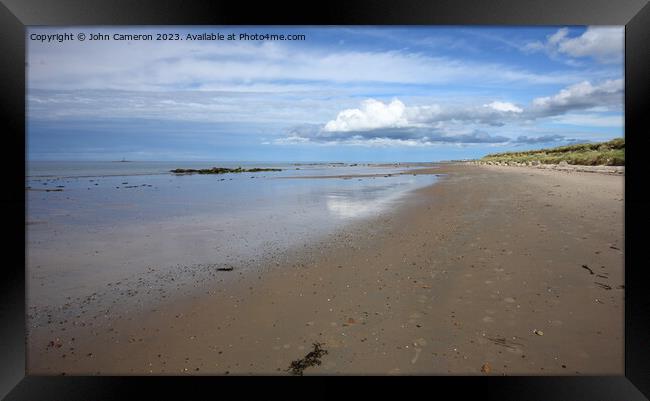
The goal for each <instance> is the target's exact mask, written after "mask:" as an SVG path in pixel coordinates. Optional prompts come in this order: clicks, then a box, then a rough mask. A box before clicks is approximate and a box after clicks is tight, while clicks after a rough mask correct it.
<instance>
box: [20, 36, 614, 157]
mask: <svg viewBox="0 0 650 401" xmlns="http://www.w3.org/2000/svg"><path fill="white" fill-rule="evenodd" d="M63 32H69V33H72V34H73V35H76V34H77V33H80V32H83V33H86V34H87V35H88V34H90V33H104V34H109V35H110V36H111V37H112V35H113V34H114V33H128V34H135V33H154V34H155V33H158V32H160V33H179V34H180V36H181V37H183V38H186V36H185V35H186V34H187V33H193V34H196V33H202V32H214V33H217V32H218V33H223V34H225V35H228V34H230V33H235V34H239V33H241V32H247V33H262V34H265V33H269V34H291V33H293V34H303V35H305V38H306V39H305V40H303V41H271V40H262V41H260V40H256V41H244V40H232V41H227V40H224V41H193V40H182V41H155V40H154V41H115V40H112V39H111V40H108V41H90V40H86V41H83V42H80V41H78V40H73V41H64V42H56V41H55V42H50V43H48V42H47V41H45V42H40V41H36V40H30V36H31V35H32V34H53V33H63ZM623 35H624V28H623V27H622V26H620V27H609V26H607V27H606V26H590V27H582V26H579V27H563V26H552V27H463V26H458V27H439V26H434V27H401V26H390V27H389V26H383V27H351V26H348V27H236V28H234V27H177V28H171V27H141V28H134V27H124V28H119V27H70V28H59V27H57V28H48V27H32V28H29V29H28V32H27V49H28V51H27V67H26V68H27V86H28V88H27V157H28V160H116V159H118V160H119V159H122V158H127V159H129V160H206V161H207V160H210V161H219V160H223V161H436V160H449V159H462V158H475V157H480V156H483V155H485V154H486V153H492V152H498V151H504V150H524V149H533V148H540V147H548V146H559V145H564V144H570V143H576V142H586V141H603V140H608V139H612V138H616V137H621V136H623V132H624V119H623V104H624V101H623V99H624V97H623V87H624V85H623V83H624V80H623V78H624V74H623V42H624V40H623Z"/></svg>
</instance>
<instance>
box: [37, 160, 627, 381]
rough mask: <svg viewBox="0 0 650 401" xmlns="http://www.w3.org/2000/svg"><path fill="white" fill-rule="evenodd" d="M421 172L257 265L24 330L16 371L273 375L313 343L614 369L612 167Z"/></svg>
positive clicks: (420, 358) (392, 353)
mask: <svg viewBox="0 0 650 401" xmlns="http://www.w3.org/2000/svg"><path fill="white" fill-rule="evenodd" d="M430 172H434V173H435V174H443V176H442V177H440V179H439V181H438V182H437V183H435V184H433V185H431V186H427V187H425V188H421V189H418V190H416V191H414V192H413V193H411V194H410V195H409V197H408V199H407V200H405V201H404V204H403V205H402V206H400V207H399V208H397V209H396V210H393V211H390V212H388V213H385V214H384V215H382V217H381V218H372V219H366V220H363V221H361V222H359V223H357V224H354V225H353V226H351V227H349V228H346V229H344V230H340V231H337V232H336V233H335V234H332V235H329V236H328V237H327V238H326V239H324V240H322V241H318V242H314V243H310V244H308V245H304V246H301V247H299V248H293V249H291V250H290V251H286V252H285V251H282V252H277V253H274V254H272V255H269V259H268V260H267V261H266V263H265V266H264V268H263V269H258V271H256V272H251V271H247V272H246V273H245V274H244V273H243V272H244V271H245V269H244V267H243V266H234V267H233V270H229V271H213V272H211V273H210V277H212V278H214V279H213V280H203V279H201V280H197V281H196V282H194V283H193V284H192V285H191V291H189V290H187V291H185V290H184V291H183V293H182V294H180V295H179V294H176V295H178V296H170V297H168V300H159V302H158V303H157V304H156V305H153V306H151V307H149V306H148V304H146V303H144V304H142V305H138V306H136V305H134V307H133V308H132V310H129V311H120V312H114V311H108V310H107V311H106V313H104V314H102V315H99V314H95V315H94V316H92V317H91V316H87V315H79V316H78V317H76V318H70V319H68V320H66V321H61V322H53V323H50V324H48V325H46V326H43V327H42V328H40V329H36V328H31V327H30V331H29V339H28V341H29V342H28V358H27V359H28V361H27V368H28V372H29V374H62V373H64V374H67V375H75V374H82V375H85V374H102V375H123V374H126V375H128V374H170V375H178V374H194V375H197V374H198V375H201V374H207V375H212V374H219V375H221V374H230V375H239V374H277V375H287V374H289V373H288V372H287V368H288V367H289V365H290V364H291V362H292V361H294V360H297V359H300V358H303V357H305V355H306V354H307V353H309V352H310V351H311V350H312V344H313V343H320V344H322V347H323V349H325V350H326V351H327V354H324V355H323V356H322V358H321V364H320V365H318V366H313V367H309V368H307V369H305V371H304V374H305V375H309V374H318V375H336V374H362V375H365V374H379V375H386V374H398V375H400V374H408V375H410V374H418V375H419V374H422V375H431V374H433V375H449V374H452V375H467V374H469V375H502V374H505V375H576V374H579V375H593V374H602V375H616V374H623V369H624V365H623V362H624V343H623V340H624V337H623V334H624V263H623V262H624V247H623V246H624V225H623V223H624V202H623V193H624V191H623V188H624V187H623V185H624V177H623V176H614V175H605V174H594V173H583V172H565V171H551V170H540V169H533V168H526V167H501V166H471V165H448V164H442V165H440V166H439V168H437V169H432V170H431V171H430ZM221 280H222V281H221ZM88 295H89V296H90V295H91V294H88ZM124 300H125V301H124V302H128V298H126V297H125V298H124ZM88 302H92V296H91V297H90V298H88ZM91 323H92V324H91Z"/></svg>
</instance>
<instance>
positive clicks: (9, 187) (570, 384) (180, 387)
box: [0, 0, 650, 400]
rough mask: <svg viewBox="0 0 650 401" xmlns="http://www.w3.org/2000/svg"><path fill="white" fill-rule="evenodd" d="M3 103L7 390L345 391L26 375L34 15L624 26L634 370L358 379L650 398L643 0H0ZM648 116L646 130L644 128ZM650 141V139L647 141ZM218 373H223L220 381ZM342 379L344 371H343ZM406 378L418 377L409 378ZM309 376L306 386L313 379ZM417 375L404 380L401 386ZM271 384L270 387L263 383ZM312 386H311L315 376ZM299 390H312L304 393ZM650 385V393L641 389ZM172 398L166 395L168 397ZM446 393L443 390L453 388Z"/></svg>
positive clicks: (157, 20) (533, 395)
mask: <svg viewBox="0 0 650 401" xmlns="http://www.w3.org/2000/svg"><path fill="white" fill-rule="evenodd" d="M0 3H1V4H0V46H1V48H0V50H1V51H0V74H1V77H2V78H1V81H2V85H1V86H0V106H1V107H0V110H1V112H2V117H3V118H2V119H1V120H0V122H1V124H2V129H1V130H0V132H2V139H3V143H4V151H3V154H2V157H0V163H1V165H2V170H1V171H2V172H3V173H4V174H3V175H4V178H5V181H4V183H3V188H2V191H0V194H1V195H0V202H1V206H0V210H1V211H2V214H3V216H4V219H3V222H4V224H2V230H3V234H4V235H3V238H4V240H3V241H2V250H3V252H2V253H1V254H0V255H3V256H4V257H5V259H4V261H5V263H3V264H2V268H1V273H0V274H1V277H2V279H1V280H0V281H1V283H2V284H1V286H2V288H1V289H0V396H6V399H8V400H41V399H56V400H77V399H79V400H91V399H92V400H97V399H130V398H134V397H135V395H136V394H137V392H138V391H142V390H144V391H146V393H145V394H146V395H145V397H146V398H153V396H152V395H153V394H160V395H166V396H167V397H169V396H171V395H174V394H179V395H181V396H182V397H183V398H194V397H193V395H196V394H197V392H198V391H208V393H207V394H209V395H210V398H215V397H217V396H226V392H225V389H224V386H226V387H229V390H236V391H237V396H238V397H244V398H245V399H246V398H252V395H251V392H253V391H255V390H256V388H257V389H259V388H262V389H263V391H264V392H265V394H270V393H274V392H277V393H279V394H280V395H281V396H282V395H285V396H297V397H302V396H309V397H319V398H320V397H325V396H337V397H338V396H340V395H341V392H342V391H346V390H343V389H339V388H336V387H334V386H330V385H324V383H322V382H321V380H323V378H319V379H318V383H316V382H314V381H313V380H314V379H312V378H310V379H306V380H312V381H307V382H305V383H306V389H305V390H300V391H298V390H296V389H294V388H293V387H291V386H294V385H295V382H286V381H285V380H292V379H284V378H275V379H269V378H260V377H257V378H256V379H257V380H259V379H262V380H263V381H264V383H263V384H262V385H261V386H260V387H258V386H242V384H244V383H243V382H242V381H241V380H244V379H247V378H242V377H234V378H230V377H146V378H145V377H50V376H26V375H25V350H26V347H25V253H24V249H25V222H24V216H25V195H24V185H25V170H24V166H25V152H24V149H25V64H24V63H25V27H26V26H28V25H229V24H236V25H264V24H268V25H322V24H325V25H375V24H390V25H411V24H434V25H468V24H469V25H625V27H626V28H625V52H626V54H625V136H626V142H627V146H626V147H627V150H626V153H627V154H626V159H627V165H626V177H625V251H626V254H625V286H626V287H625V289H626V294H625V295H626V296H625V375H624V376H611V377H610V376H592V377H584V376H576V377H567V376H563V377H549V376H539V377H517V376H515V377H458V376H434V377H426V378H422V377H420V378H399V379H397V378H396V379H395V380H398V381H393V380H392V379H390V380H376V379H375V380H371V379H370V378H361V379H360V380H361V381H360V382H355V383H350V382H349V380H350V379H349V378H347V379H343V380H344V381H348V383H347V384H353V385H354V386H355V387H358V388H359V389H361V390H362V391H364V392H372V393H375V392H376V393H384V392H385V391H386V390H388V389H389V388H391V389H393V390H397V394H399V395H402V396H406V395H407V394H410V393H411V389H412V387H411V386H416V388H417V389H418V390H423V391H426V393H425V394H434V395H435V394H445V393H447V391H451V392H450V393H448V394H452V395H453V398H462V396H463V395H466V394H467V393H468V392H472V393H474V394H475V395H477V396H479V397H481V398H482V399H517V400H523V399H525V400H555V399H558V400H560V399H561V400H601V399H602V400H643V399H647V398H646V397H650V330H649V328H650V325H649V323H650V297H649V293H650V292H649V291H647V290H646V289H645V285H646V283H648V280H647V279H648V273H647V269H646V265H645V260H644V259H645V258H644V255H643V253H642V252H641V251H642V249H644V247H645V243H644V239H645V238H644V236H645V234H646V233H647V230H648V229H647V223H648V222H650V219H649V218H648V217H650V212H649V211H648V210H649V208H648V204H649V203H650V202H649V201H650V197H648V196H647V195H645V193H644V192H645V191H644V189H645V188H644V181H645V180H647V178H646V177H648V176H649V175H648V163H647V162H646V161H645V160H644V156H645V155H644V146H646V147H648V146H649V145H650V134H649V132H650V131H648V129H647V125H646V124H644V118H643V117H644V114H647V111H648V110H650V107H649V104H648V99H647V98H648V94H650V84H649V82H650V81H649V78H648V73H647V69H648V66H650V60H649V56H650V33H649V32H650V29H649V27H650V5H648V4H647V2H646V1H643V0H625V1H616V2H612V1H608V0H598V1H589V0H559V1H558V0H555V1H543V2H541V1H522V0H518V1H513V0H500V1H494V2H486V1H483V2H481V1H469V0H446V1H436V2H434V1H431V2H425V1H417V0H400V1H399V2H396V1H385V0H381V1H378V0H375V1H364V2H362V1H355V2H351V1H328V2H323V3H320V4H318V5H315V4H312V3H309V2H301V3H297V4H292V3H288V2H283V3H279V2H260V3H257V2H256V3H252V2H232V1H219V2H216V1H214V2H199V1H196V2H191V3H189V2H188V1H183V0H144V1H143V0H140V1H137V2H136V1H130V2H129V1H116V0H112V1H109V0H103V1H100V0H92V1H91V0H85V1H77V0H59V1H51V0H50V1H48V0H0ZM644 127H645V129H644ZM644 144H645V145H644ZM215 380H216V381H215ZM337 381H338V380H337ZM405 381H409V383H404V382H405ZM305 383H303V385H304V384H305ZM405 385H407V386H409V387H408V388H405V387H404V386H405ZM262 386H263V387H262ZM311 386H313V387H311ZM302 391H307V392H306V393H303V392H302ZM644 394H645V396H644ZM165 398H166V397H165ZM445 398H446V397H445Z"/></svg>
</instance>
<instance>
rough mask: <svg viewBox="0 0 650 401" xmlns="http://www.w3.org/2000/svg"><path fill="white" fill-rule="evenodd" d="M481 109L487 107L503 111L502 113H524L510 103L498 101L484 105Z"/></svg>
mask: <svg viewBox="0 0 650 401" xmlns="http://www.w3.org/2000/svg"><path fill="white" fill-rule="evenodd" d="M483 107H489V108H492V109H494V110H496V111H504V112H512V113H521V112H522V111H524V109H522V108H521V107H517V106H516V105H514V104H512V103H508V102H498V101H494V102H492V103H489V104H484V105H483Z"/></svg>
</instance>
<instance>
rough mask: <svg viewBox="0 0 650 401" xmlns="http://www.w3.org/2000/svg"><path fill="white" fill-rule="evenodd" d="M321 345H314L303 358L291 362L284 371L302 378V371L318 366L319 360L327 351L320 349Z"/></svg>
mask: <svg viewBox="0 0 650 401" xmlns="http://www.w3.org/2000/svg"><path fill="white" fill-rule="evenodd" d="M323 345H324V344H321V343H314V344H313V346H314V350H313V351H310V352H309V353H308V354H307V355H305V357H304V358H302V359H296V360H295V361H293V362H291V365H289V368H287V370H286V371H287V372H290V373H291V374H292V375H294V376H302V373H303V371H304V370H305V369H307V368H308V367H310V366H318V365H320V364H321V360H320V359H321V358H322V357H323V355H326V354H327V350H325V349H323V348H321V347H322V346H323Z"/></svg>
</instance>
